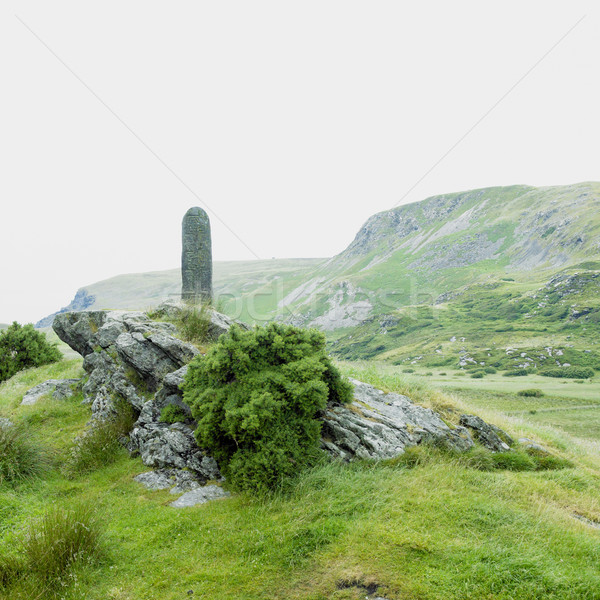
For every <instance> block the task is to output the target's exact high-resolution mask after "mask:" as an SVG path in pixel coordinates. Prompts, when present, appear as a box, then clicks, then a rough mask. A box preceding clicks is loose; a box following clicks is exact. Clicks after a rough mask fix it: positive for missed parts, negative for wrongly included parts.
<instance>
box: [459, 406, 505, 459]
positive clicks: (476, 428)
mask: <svg viewBox="0 0 600 600" xmlns="http://www.w3.org/2000/svg"><path fill="white" fill-rule="evenodd" d="M458 422H459V423H460V424H461V425H462V426H463V427H467V428H469V429H470V430H471V431H472V432H473V435H474V436H475V439H476V440H477V441H478V442H479V443H480V444H481V445H482V446H484V447H485V448H487V449H488V450H491V451H492V452H506V451H508V450H510V446H509V443H513V442H512V439H511V437H510V436H509V435H508V434H507V433H506V432H504V431H502V429H500V428H499V427H496V426H495V425H490V424H489V423H486V422H485V421H484V420H483V419H482V418H481V417H477V416H475V415H461V416H460V419H459V421H458ZM503 438H504V439H503ZM504 440H506V441H504Z"/></svg>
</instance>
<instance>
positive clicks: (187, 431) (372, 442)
mask: <svg viewBox="0 0 600 600" xmlns="http://www.w3.org/2000/svg"><path fill="white" fill-rule="evenodd" d="M231 324H232V321H231V320H230V319H228V318H227V317H225V316H224V315H220V314H219V313H216V312H214V313H212V315H211V328H210V331H211V334H212V336H213V337H215V338H216V337H218V335H220V334H221V333H224V332H225V331H227V330H228V329H229V327H230V326H231ZM54 330H55V331H56V333H57V335H58V336H59V337H60V338H61V339H62V340H63V341H64V342H66V343H67V344H69V345H70V346H71V347H72V348H73V349H74V350H76V351H77V352H79V353H80V354H81V355H82V356H83V357H84V362H83V366H84V370H85V371H86V373H87V377H86V378H85V380H84V382H83V392H84V396H85V402H88V403H89V404H90V405H91V410H92V421H91V424H92V426H93V424H94V422H95V420H97V419H105V418H107V417H108V416H109V415H110V414H111V412H112V411H114V410H115V403H116V402H127V403H129V404H130V405H131V406H132V407H133V408H134V410H135V412H136V414H137V415H138V418H137V421H136V423H135V425H134V427H133V429H132V431H131V433H130V436H129V440H128V441H127V445H128V447H129V449H130V450H131V451H132V452H135V453H139V455H140V456H141V458H142V461H143V462H144V463H145V464H146V465H148V466H149V467H153V468H155V469H162V470H164V469H171V471H169V473H170V476H172V477H175V476H176V474H177V473H178V472H179V471H182V470H185V471H186V472H188V473H192V474H193V476H194V478H195V479H196V480H198V481H200V482H204V483H205V482H206V481H207V480H215V479H217V480H218V479H219V478H220V474H219V469H218V466H217V464H216V462H215V461H214V460H213V459H212V458H211V457H210V456H208V455H207V454H206V453H205V452H204V451H203V450H202V449H201V448H198V446H197V445H196V442H195V438H194V435H193V429H194V427H195V422H194V420H193V418H192V416H191V411H190V408H189V407H188V406H187V405H186V404H185V402H184V399H183V394H182V391H181V385H182V383H183V381H184V378H185V374H186V371H187V363H188V362H189V361H190V360H191V359H192V358H194V356H196V355H197V354H198V350H197V349H196V348H195V347H194V346H193V345H191V344H189V343H186V342H184V341H182V340H180V339H178V338H177V337H176V336H175V333H176V332H175V327H174V326H173V325H172V324H170V323H165V322H156V321H153V320H152V319H150V318H149V317H148V315H147V314H144V313H140V312H124V311H82V312H73V313H65V314H60V315H58V316H57V317H56V319H55V321H54ZM353 384H354V389H355V400H354V403H352V404H351V405H349V406H346V405H344V406H340V405H330V406H328V407H327V409H326V410H325V411H324V412H323V414H322V415H321V420H322V422H323V429H322V435H323V437H322V448H323V449H324V450H325V451H327V452H328V453H330V454H331V455H332V456H334V457H337V458H340V459H343V460H352V459H354V458H368V459H374V460H381V459H387V458H393V457H395V456H398V455H400V454H402V453H403V452H404V450H405V448H407V447H409V446H414V445H417V444H421V443H424V442H434V443H436V444H438V445H443V446H446V447H449V448H452V449H454V450H457V451H464V450H468V449H469V448H471V447H472V446H473V443H474V442H473V439H472V437H471V434H470V432H469V428H470V430H471V431H474V432H475V433H476V437H477V435H478V431H477V428H476V427H474V426H473V423H474V421H465V425H466V427H462V426H461V427H456V428H451V427H450V426H448V425H447V424H446V423H445V422H444V421H443V419H442V418H441V417H440V416H439V415H438V414H436V413H435V412H434V411H432V410H430V409H427V408H424V407H422V406H418V405H415V404H413V403H412V402H411V401H410V399H409V398H407V397H405V396H400V395H398V394H386V393H384V392H382V391H381V390H377V389H375V388H374V387H373V386H371V385H368V384H365V383H362V382H360V381H353ZM170 404H171V405H175V406H176V407H177V408H178V409H179V414H181V415H182V419H181V421H182V422H178V423H172V424H171V423H166V422H163V421H161V413H162V412H163V409H164V408H165V407H166V406H168V405H170ZM494 435H495V434H494V432H493V431H492V432H491V433H490V432H488V433H487V434H486V437H485V439H486V440H488V439H489V438H490V437H491V438H493V437H494ZM495 442H496V443H497V444H501V443H502V442H501V441H500V440H499V439H497V440H495ZM488 445H489V444H488ZM507 448H508V447H507V446H506V447H501V446H497V447H494V449H495V450H505V449H507ZM173 470H174V471H173ZM173 473H175V475H174V474H173ZM186 477H187V476H186ZM180 478H184V479H185V477H184V476H183V475H180Z"/></svg>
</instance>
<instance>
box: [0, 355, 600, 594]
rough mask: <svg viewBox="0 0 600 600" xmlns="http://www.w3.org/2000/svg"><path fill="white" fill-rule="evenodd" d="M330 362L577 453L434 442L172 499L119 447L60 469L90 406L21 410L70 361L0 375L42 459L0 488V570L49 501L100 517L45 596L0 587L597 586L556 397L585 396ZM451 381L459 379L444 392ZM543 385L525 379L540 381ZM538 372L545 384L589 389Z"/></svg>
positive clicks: (593, 465) (594, 542)
mask: <svg viewBox="0 0 600 600" xmlns="http://www.w3.org/2000/svg"><path fill="white" fill-rule="evenodd" d="M341 368H342V370H343V372H345V373H346V374H348V375H351V376H357V377H360V378H361V379H363V380H365V381H370V382H372V383H374V384H376V385H378V386H380V387H381V388H383V389H388V390H395V391H398V392H400V393H405V394H408V395H409V396H410V397H412V398H413V399H415V401H418V402H421V403H423V404H425V405H428V406H432V407H434V408H437V409H438V410H442V411H443V413H444V414H445V415H446V418H448V419H449V422H452V421H453V420H455V419H456V418H457V416H458V414H459V413H460V412H461V411H472V412H475V413H477V414H481V415H482V416H483V417H485V418H487V419H488V420H490V421H492V422H494V423H496V424H498V425H499V426H502V427H504V428H505V429H506V430H507V431H508V432H509V433H510V434H511V435H513V436H514V437H521V436H526V437H529V438H531V439H534V440H535V441H537V442H540V443H542V444H544V445H545V446H546V447H547V448H549V449H550V451H551V452H552V453H554V454H555V455H557V456H560V457H563V458H566V459H569V460H570V461H572V463H573V465H574V466H573V467H571V468H564V469H559V470H555V471H539V472H513V471H508V470H497V471H492V472H488V471H482V470H479V469H477V468H473V467H472V466H469V463H468V462H465V461H464V460H460V459H458V458H457V457H454V456H451V455H444V454H440V453H436V452H434V451H433V450H432V451H430V452H424V453H422V456H421V462H420V463H419V464H417V465H416V466H414V467H413V468H408V467H407V466H405V465H404V464H403V463H394V461H392V462H388V463H381V464H373V463H362V462H358V463H355V464H352V465H346V464H338V463H332V464H327V465H324V466H322V467H318V468H315V469H314V470H312V471H309V472H307V473H306V474H305V475H303V476H302V477H301V478H300V480H299V481H298V482H297V483H296V484H295V486H294V487H293V489H292V490H291V491H290V492H289V493H286V494H285V495H276V496H273V497H266V498H262V499H257V498H252V497H250V496H247V495H243V494H236V495H234V496H233V497H232V498H230V499H228V500H224V501H217V502H213V503H209V504H207V505H203V506H198V507H195V508H190V509H183V510H176V509H173V508H171V507H169V506H168V503H169V502H170V501H172V500H173V496H172V495H170V494H169V493H168V492H165V491H159V492H150V491H147V490H146V489H145V488H143V487H142V486H140V485H139V484H138V483H136V482H135V481H133V477H134V476H135V475H137V474H138V473H141V472H143V471H146V470H148V469H147V468H146V467H144V465H143V464H142V463H141V462H140V460H139V459H135V458H130V457H129V456H128V454H127V453H126V452H125V451H124V450H123V451H122V452H121V453H120V454H119V456H118V457H117V459H116V461H115V462H114V463H113V464H107V465H105V466H104V467H101V468H99V469H97V470H95V471H93V472H91V473H88V474H85V475H77V476H71V477H67V476H66V475H65V474H64V473H63V471H62V469H61V467H62V464H63V463H64V460H65V459H66V457H68V455H69V452H70V448H71V445H72V440H73V438H74V437H75V435H76V434H77V433H78V432H81V431H82V430H83V428H84V426H85V423H86V421H87V420H88V419H89V414H90V412H89V407H88V406H85V405H82V404H81V396H75V397H73V398H72V399H69V400H66V401H62V402H59V401H55V400H52V399H50V398H47V399H45V400H41V401H39V403H38V404H36V405H34V406H29V407H22V406H20V401H21V398H22V396H23V394H24V393H25V391H26V390H27V389H29V388H30V387H32V386H33V385H35V384H37V383H39V382H41V381H44V380H46V379H48V378H60V377H78V376H80V375H81V374H82V371H81V360H80V359H69V360H64V361H63V362H61V363H59V364H56V365H49V366H45V367H41V368H38V369H31V370H28V371H25V372H22V373H19V374H17V375H16V376H14V377H13V378H12V379H11V380H8V381H6V382H4V383H2V384H1V385H0V415H1V416H3V417H8V418H10V419H12V420H13V421H14V422H15V423H18V424H21V425H22V426H25V427H27V429H28V431H29V432H30V434H31V436H32V438H35V439H38V440H39V441H40V443H43V444H45V445H46V446H48V447H50V448H51V450H52V453H53V457H54V458H53V464H52V467H51V469H50V470H49V471H48V472H47V473H46V474H45V475H44V476H43V478H42V479H41V480H37V481H31V482H23V483H20V484H8V483H6V482H4V483H2V484H0V574H1V573H2V571H1V565H2V564H3V562H2V561H3V560H4V558H2V557H6V556H8V555H14V554H15V552H16V551H17V550H18V547H19V545H18V544H19V540H21V539H22V535H23V533H22V532H23V530H24V528H26V527H27V525H28V524H29V523H31V522H32V519H35V518H37V517H38V516H39V515H40V514H41V513H42V512H43V511H44V510H45V509H47V508H48V506H50V505H53V506H71V505H73V504H76V503H78V502H83V503H86V504H88V505H93V506H94V507H95V508H96V510H97V513H98V514H99V515H100V517H101V523H102V528H103V538H102V544H103V548H104V552H103V554H102V555H101V557H100V558H99V559H98V560H97V561H95V562H91V563H86V564H82V565H79V566H77V567H76V568H75V569H74V570H73V571H72V572H71V575H70V576H69V578H68V580H67V581H65V582H64V584H65V585H64V586H62V587H61V588H60V589H59V590H58V591H56V593H55V594H54V595H52V593H51V592H50V591H48V590H46V591H43V588H41V587H40V584H39V582H37V581H36V579H35V577H33V576H32V577H28V578H26V579H25V580H22V581H20V582H16V583H10V581H9V582H8V583H6V584H5V586H4V587H1V586H0V598H6V600H9V599H10V600H24V599H27V600H31V599H33V598H53V597H55V598H65V599H67V600H83V599H84V598H85V599H89V600H96V599H97V600H100V599H102V600H106V599H109V600H134V599H135V600H137V599H144V600H150V599H156V600H179V599H181V598H187V597H192V598H204V599H212V598H214V599H217V598H218V599H219V600H222V599H231V600H233V599H235V600H239V599H242V600H243V599H256V600H259V599H266V598H272V599H277V600H284V599H288V598H289V599H297V600H300V599H303V600H326V599H327V600H330V599H333V600H358V599H364V598H366V597H368V598H374V597H375V596H377V595H379V596H380V597H384V598H387V599H389V600H405V599H413V600H433V599H435V600H448V599H456V600H464V599H473V600H474V599H482V600H483V599H486V600H489V599H492V598H493V599H501V600H509V599H511V600H512V599H534V598H536V599H537V598H539V599H545V598H555V599H556V600H558V599H561V600H562V599H572V600H576V599H577V600H580V599H598V598H600V591H599V590H600V566H599V565H600V530H599V529H597V528H596V527H595V526H594V525H593V522H598V523H600V500H599V499H600V458H599V456H598V452H597V448H598V440H599V437H598V435H599V433H598V429H597V425H594V426H592V422H594V419H596V418H597V416H595V415H596V412H595V411H596V409H595V408H589V409H576V410H575V409H573V410H570V411H569V410H564V411H559V410H558V409H559V408H561V409H562V408H565V409H568V408H569V407H572V406H574V405H575V404H577V405H582V406H583V405H587V403H589V404H590V405H592V404H593V402H592V399H589V398H583V397H582V396H572V397H570V396H569V395H568V394H567V395H564V396H558V395H553V396H547V397H543V398H533V399H526V398H525V399H524V398H520V397H518V396H516V395H515V394H514V393H513V392H514V390H510V391H509V390H507V389H506V388H504V387H500V388H499V389H500V390H502V391H497V390H493V389H491V390H486V389H485V388H482V387H478V386H482V385H484V384H485V385H486V386H487V385H488V384H489V385H490V386H491V387H493V386H494V385H495V386H501V385H502V384H507V381H506V379H507V378H503V377H500V376H495V377H493V378H490V379H489V380H485V381H483V382H482V381H477V380H468V379H467V378H465V377H464V376H453V375H448V376H439V374H436V375H435V377H431V376H425V375H418V374H412V375H407V374H402V373H401V371H400V369H399V368H398V367H393V366H391V365H381V364H376V363H361V364H348V363H343V364H341ZM521 379H525V380H527V381H524V382H522V383H521V382H518V383H516V382H514V381H512V380H511V381H510V382H508V383H509V384H510V385H511V386H513V385H518V386H520V385H522V384H526V385H527V387H531V385H532V383H533V379H531V380H529V379H530V378H529V377H525V378H521ZM459 380H462V381H459ZM449 382H452V383H453V384H454V383H456V384H457V385H459V384H462V386H463V389H457V388H455V387H452V389H451V390H450V386H448V385H447V384H448V383H449ZM543 383H544V382H540V381H538V380H537V379H536V380H535V385H536V386H538V385H542V384H543ZM546 383H547V384H548V385H549V386H551V388H548V391H550V389H553V388H552V386H555V387H558V388H563V387H564V388H566V389H568V390H569V393H576V392H578V391H579V390H582V389H585V386H583V385H578V384H575V383H568V384H567V385H565V386H562V385H561V384H558V383H557V382H556V381H552V382H546ZM596 385H597V384H596V383H595V382H593V383H592V384H590V389H594V390H595V389H596V387H594V386H596ZM444 390H449V391H444ZM547 409H551V411H548V412H547V413H546V412H545V411H546V410H547ZM532 411H535V412H532ZM552 411H553V412H552ZM556 414H560V415H563V414H564V417H561V418H563V419H564V420H563V421H562V422H561V423H553V422H552V418H553V417H552V418H551V417H546V415H556ZM567 414H568V415H569V416H567ZM578 415H580V416H581V419H580V420H579V421H578V420H577V416H578ZM595 422H596V423H597V421H595ZM576 515H578V516H582V517H585V518H586V519H588V520H589V521H587V522H582V521H581V520H579V519H578V518H575V517H576ZM590 523H592V524H590Z"/></svg>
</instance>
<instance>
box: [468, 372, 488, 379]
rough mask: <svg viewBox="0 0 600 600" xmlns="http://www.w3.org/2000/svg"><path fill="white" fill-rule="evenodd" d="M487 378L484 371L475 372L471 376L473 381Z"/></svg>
mask: <svg viewBox="0 0 600 600" xmlns="http://www.w3.org/2000/svg"><path fill="white" fill-rule="evenodd" d="M484 377H485V372H484V371H475V373H472V374H471V379H483V378H484Z"/></svg>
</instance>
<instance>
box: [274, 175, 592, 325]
mask: <svg viewBox="0 0 600 600" xmlns="http://www.w3.org/2000/svg"><path fill="white" fill-rule="evenodd" d="M599 215H600V184H599V183H582V184H577V185H572V186H560V187H552V188H531V187H527V186H513V187H503V188H486V189H481V190H473V191H469V192H461V193H457V194H446V195H443V196H435V197H433V198H428V199H427V200H423V201H422V202H417V203H414V204H408V205H404V206H400V207H397V208H394V209H392V210H389V211H386V212H383V213H379V214H377V215H374V216H373V217H371V218H370V219H369V220H368V221H367V223H365V225H364V226H363V227H362V228H361V230H360V231H359V232H358V234H357V235H356V238H355V239H354V241H353V242H352V244H350V246H349V247H348V248H347V249H346V250H344V251H343V252H342V253H341V254H339V255H337V256H336V257H334V258H332V259H330V260H329V261H328V262H326V263H324V264H323V265H321V267H319V268H318V269H315V271H314V273H313V275H312V278H311V279H310V280H309V281H307V282H304V284H303V286H304V288H303V290H298V293H297V294H295V295H294V294H291V295H290V296H289V297H288V298H287V301H286V304H288V305H289V307H290V308H291V309H292V310H293V311H294V312H296V313H297V314H298V316H299V318H300V319H301V320H302V321H306V322H309V323H315V322H317V323H320V324H321V325H322V326H324V327H325V328H328V329H331V330H333V329H339V328H340V327H343V326H345V325H347V324H348V322H349V321H350V320H352V317H353V316H354V317H355V319H354V320H357V321H361V320H364V319H363V318H361V317H362V316H363V315H364V314H365V312H367V313H368V314H369V315H370V316H377V315H380V314H386V313H389V312H390V311H391V310H394V309H398V308H402V307H406V306H415V305H432V304H434V303H435V302H436V300H437V299H438V298H439V297H440V296H441V295H443V294H448V293H453V292H455V291H456V290H459V289H461V288H463V287H464V286H471V285H473V284H475V283H487V282H488V281H489V280H491V281H493V282H496V281H499V280H502V279H506V278H514V279H516V280H517V281H519V280H521V281H522V283H523V284H525V287H526V288H527V289H533V287H534V286H535V285H538V286H539V285H542V284H543V283H545V282H547V281H548V280H549V279H550V278H551V277H552V275H553V274H554V273H555V272H557V271H559V270H561V269H565V268H567V267H570V266H575V265H578V264H581V263H586V262H590V261H591V260H597V259H599V258H600V256H599V253H600V248H599V245H598V239H599V237H600V216H599ZM594 257H595V258H594ZM592 268H596V267H592ZM313 288H314V289H315V290H318V296H319V297H315V294H314V293H313ZM323 299H325V301H324V302H323V301H322V300H323ZM366 307H368V308H366ZM344 318H345V319H344Z"/></svg>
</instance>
